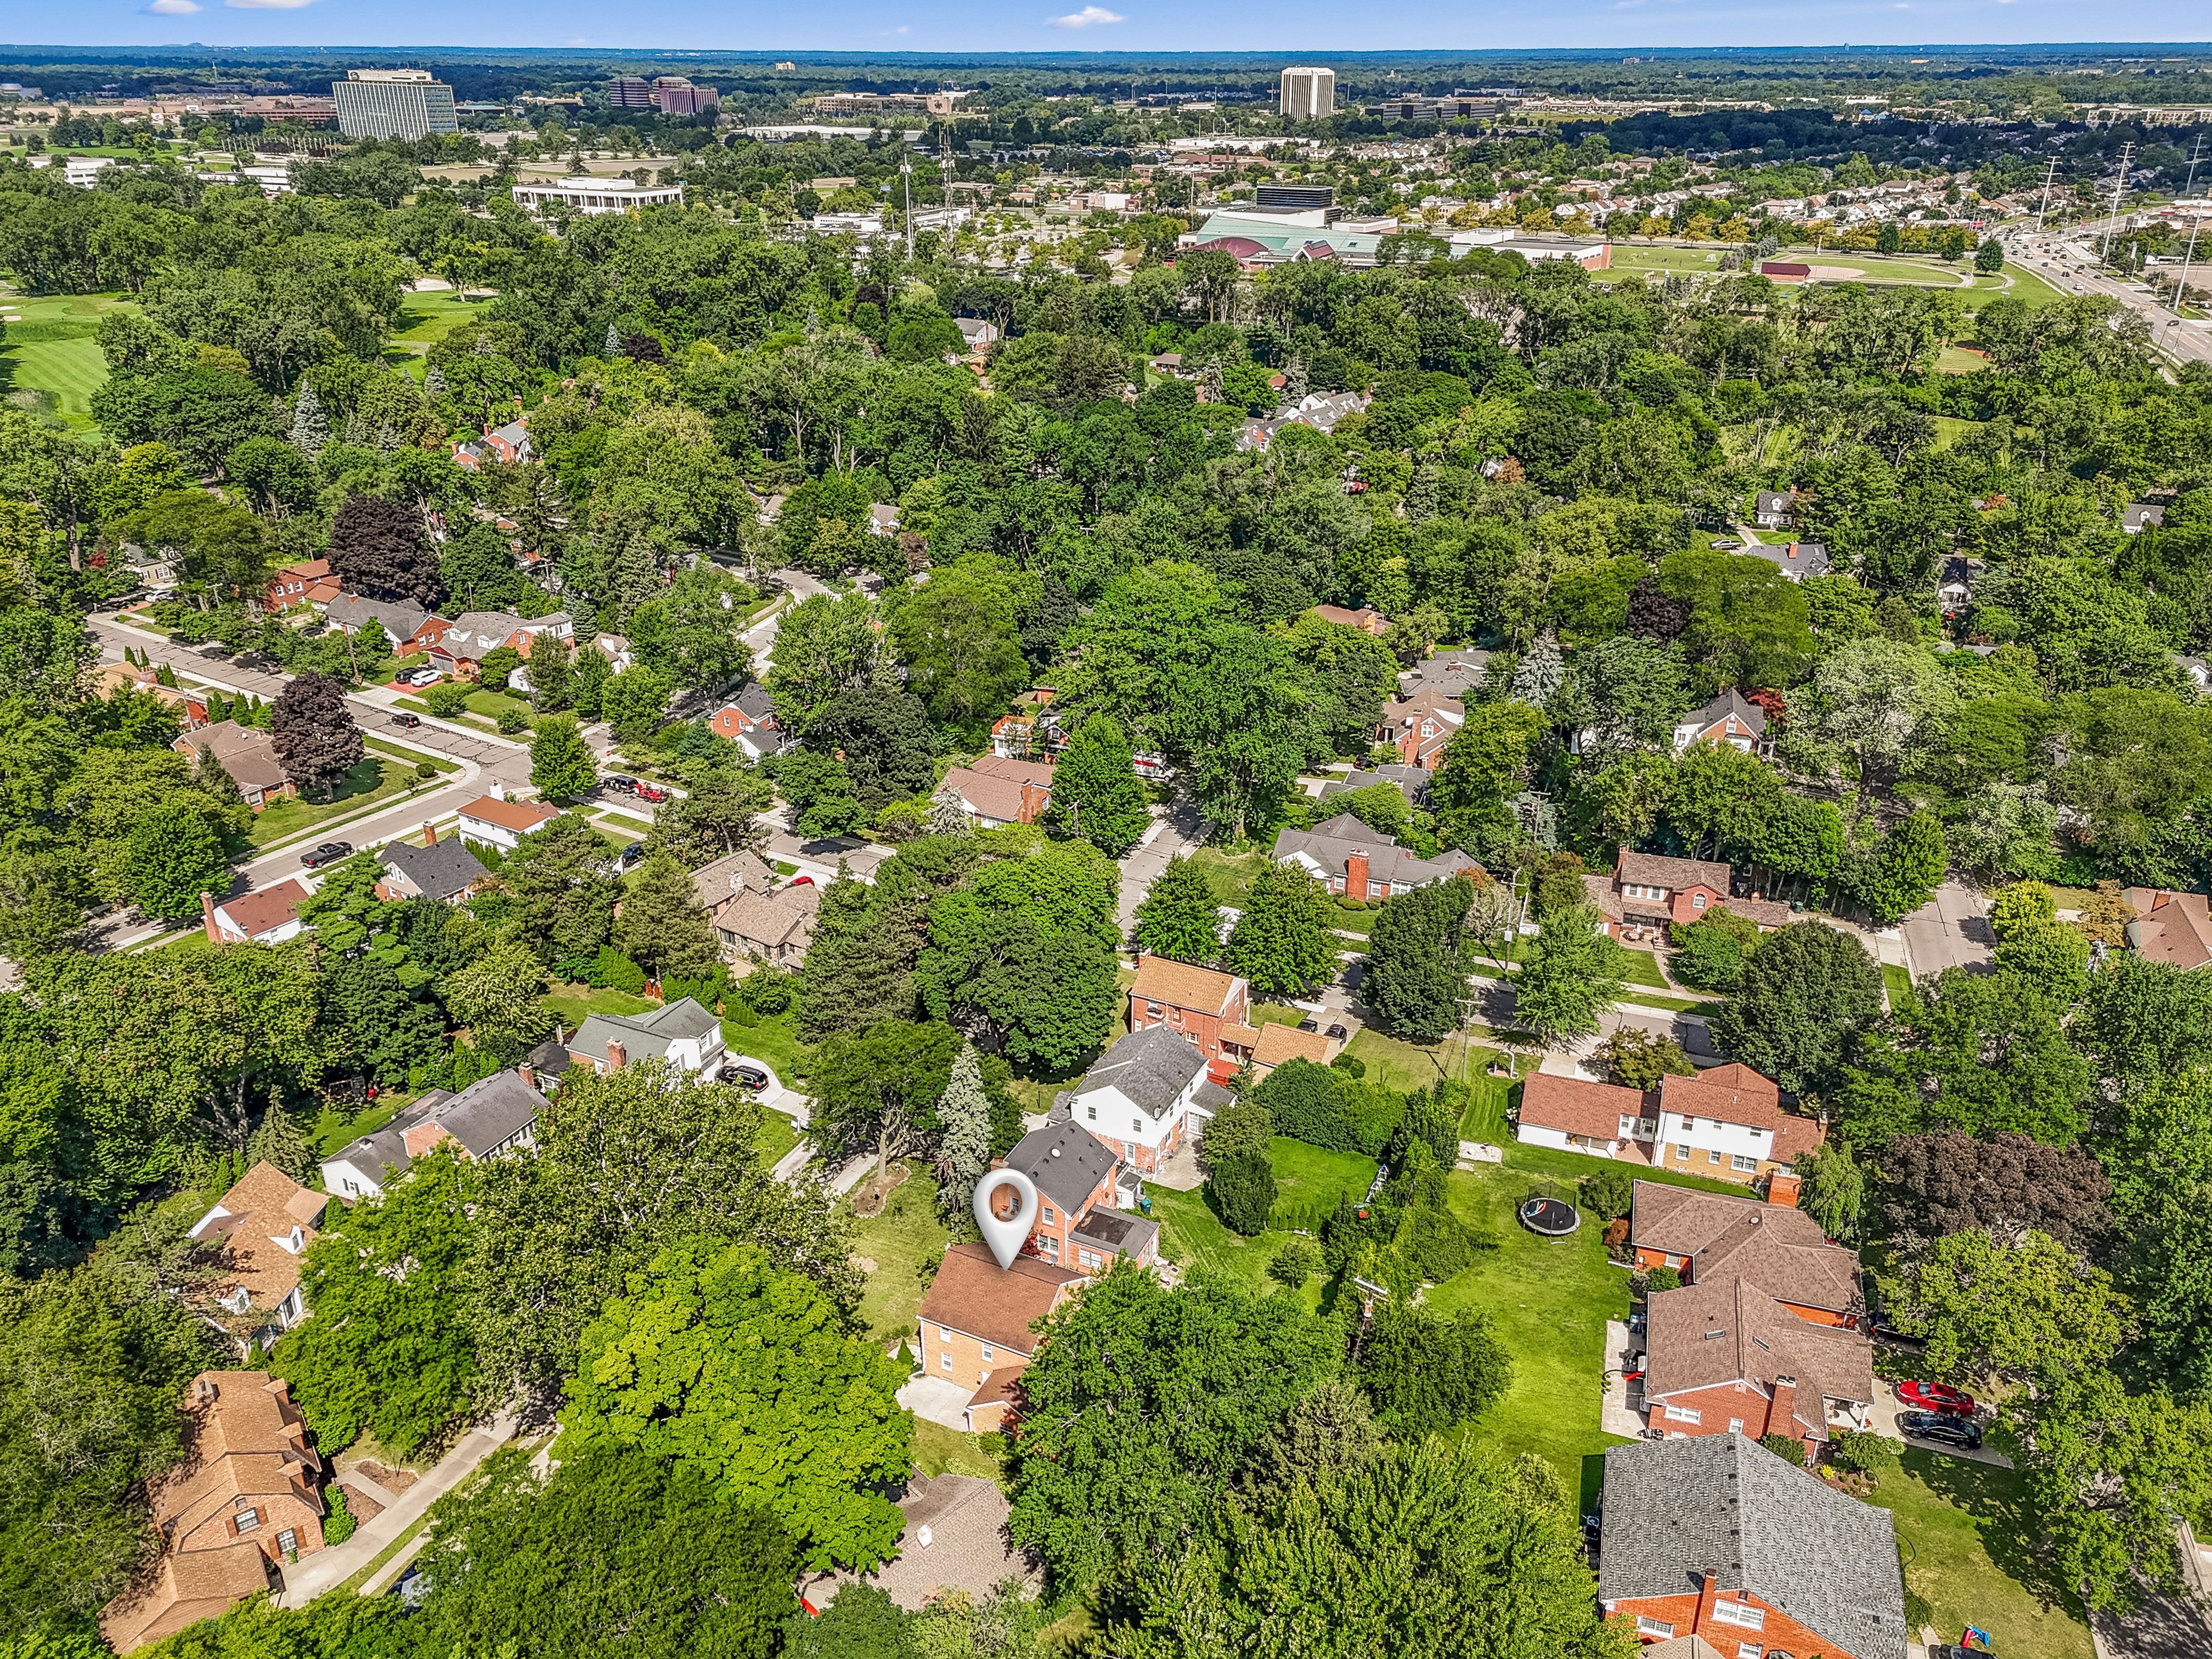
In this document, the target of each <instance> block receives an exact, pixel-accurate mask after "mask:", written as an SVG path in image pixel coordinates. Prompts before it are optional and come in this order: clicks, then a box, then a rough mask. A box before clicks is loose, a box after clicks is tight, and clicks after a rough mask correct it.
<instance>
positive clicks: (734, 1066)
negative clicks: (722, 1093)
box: [721, 1060, 768, 1089]
mask: <svg viewBox="0 0 2212 1659" xmlns="http://www.w3.org/2000/svg"><path fill="white" fill-rule="evenodd" d="M721 1078H722V1081H723V1082H725V1083H741V1084H743V1085H744V1086H745V1087H746V1088H748V1089H765V1088H767V1087H768V1073H766V1072H763V1070H761V1068H760V1067H759V1066H755V1065H753V1064H752V1063H751V1062H750V1061H748V1060H730V1061H729V1062H727V1063H726V1065H724V1066H723V1067H722V1073H721Z"/></svg>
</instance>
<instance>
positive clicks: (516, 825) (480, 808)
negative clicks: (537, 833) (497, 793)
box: [460, 795, 561, 836]
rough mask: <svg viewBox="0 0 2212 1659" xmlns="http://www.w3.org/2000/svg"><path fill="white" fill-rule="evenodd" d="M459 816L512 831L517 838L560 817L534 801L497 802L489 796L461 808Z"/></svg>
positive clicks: (482, 796)
mask: <svg viewBox="0 0 2212 1659" xmlns="http://www.w3.org/2000/svg"><path fill="white" fill-rule="evenodd" d="M460 816H461V817H465V818H477V819H480V820H482V821H483V823H495V824H497V825H498V826H499V827H500V828H501V829H512V830H513V831H514V833H515V834H516V835H518V836H526V835H528V834H529V833H530V832H531V831H532V830H533V829H544V827H545V826H546V825H547V824H549V823H552V822H553V820H554V819H556V818H557V817H560V816H561V815H560V814H559V813H558V812H556V811H554V810H553V809H552V808H551V807H550V806H541V805H538V803H537V802H536V801H527V800H499V799H495V798H494V797H492V796H490V795H478V796H477V798H476V799H474V800H472V801H471V802H469V803H468V805H465V806H464V807H462V808H461V811H460Z"/></svg>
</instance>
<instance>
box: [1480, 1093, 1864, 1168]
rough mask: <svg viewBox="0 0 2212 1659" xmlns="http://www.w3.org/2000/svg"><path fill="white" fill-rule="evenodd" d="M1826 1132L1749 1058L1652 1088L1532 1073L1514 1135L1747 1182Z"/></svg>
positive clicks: (1535, 1142) (1600, 1155) (1564, 1148)
mask: <svg viewBox="0 0 2212 1659" xmlns="http://www.w3.org/2000/svg"><path fill="white" fill-rule="evenodd" d="M1824 1138H1825V1134H1824V1132H1823V1131H1822V1129H1821V1127H1820V1124H1819V1123H1818V1122H1817V1121H1814V1119H1812V1118H1808V1117H1800V1116H1798V1115H1796V1113H1794V1112H1786V1111H1784V1110H1783V1109H1782V1091H1780V1090H1779V1089H1778V1088H1777V1087H1776V1086H1775V1085H1774V1084H1773V1083H1772V1082H1771V1081H1770V1080H1769V1079H1765V1078H1763V1077H1761V1076H1759V1073H1756V1072H1754V1071H1753V1070H1752V1069H1751V1068H1750V1067H1749V1066H1715V1067H1713V1068H1712V1069H1711V1070H1710V1071H1706V1072H1701V1073H1699V1074H1698V1075H1697V1076H1695V1077H1669V1078H1667V1079H1663V1080H1662V1082H1661V1084H1660V1086H1659V1087H1658V1088H1656V1089H1654V1090H1651V1091H1648V1092H1646V1091H1640V1090H1636V1089H1623V1088H1620V1087H1618V1086H1616V1085H1613V1084H1610V1083H1593V1082H1590V1081H1589V1080H1587V1079H1583V1078H1576V1077H1560V1076H1555V1075H1553V1074H1552V1073H1547V1072H1536V1073H1531V1074H1530V1075H1529V1076H1528V1077H1527V1078H1525V1079H1522V1085H1521V1104H1520V1109H1519V1112H1518V1115H1517V1116H1516V1121H1515V1124H1514V1139H1516V1140H1519V1141H1522V1142H1523V1143H1525V1144H1527V1145H1528V1146H1550V1147H1554V1148H1556V1149H1558V1150H1559V1151H1561V1152H1586V1153H1589V1154H1590V1155H1592V1156H1594V1157H1597V1158H1618V1159H1620V1160H1621V1161H1623V1162H1625V1163H1631V1164H1643V1165H1644V1166H1645V1167H1646V1168H1647V1169H1650V1168H1660V1169H1674V1170H1682V1171H1684V1172H1686V1173H1687V1174H1691V1175H1701V1176H1712V1177H1714V1178H1716V1179H1718V1180H1722V1181H1735V1182H1742V1183H1743V1184H1744V1185H1745V1186H1747V1187H1748V1186H1750V1185H1751V1184H1753V1182H1758V1181H1761V1180H1765V1179H1770V1178H1771V1176H1773V1175H1774V1173H1775V1172H1776V1171H1777V1170H1784V1169H1786V1168H1787V1166H1788V1165H1789V1164H1791V1163H1792V1162H1794V1161H1795V1160H1796V1158H1797V1155H1798V1154H1799V1153H1801V1152H1810V1151H1811V1150H1812V1149H1813V1148H1814V1147H1815V1146H1819V1145H1820V1143H1821V1141H1822V1139H1824Z"/></svg>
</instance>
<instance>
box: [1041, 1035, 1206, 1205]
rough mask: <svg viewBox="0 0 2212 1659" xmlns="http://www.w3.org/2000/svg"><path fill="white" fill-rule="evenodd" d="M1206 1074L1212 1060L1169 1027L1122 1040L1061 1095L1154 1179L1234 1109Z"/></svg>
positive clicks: (1076, 1115)
mask: <svg viewBox="0 0 2212 1659" xmlns="http://www.w3.org/2000/svg"><path fill="white" fill-rule="evenodd" d="M1230 1099H1231V1096H1230V1093H1229V1091H1227V1090H1226V1089H1225V1088H1223V1087H1222V1086H1221V1085H1219V1084H1218V1083H1216V1082H1214V1081H1213V1080H1212V1079H1211V1078H1210V1077H1208V1076H1207V1074H1206V1056H1205V1055H1204V1054H1201V1053H1200V1051H1199V1049H1198V1048H1197V1046H1196V1044H1195V1043H1194V1042H1192V1041H1191V1040H1190V1039H1188V1038H1187V1037H1184V1036H1181V1035H1179V1034H1178V1033H1177V1032H1176V1030H1174V1028H1172V1027H1171V1026H1167V1025H1148V1026H1146V1027H1144V1028H1142V1029H1141V1030H1134V1031H1132V1032H1130V1033H1129V1035H1128V1036H1125V1037H1123V1038H1122V1039H1121V1041H1120V1042H1116V1043H1115V1045H1114V1046H1113V1047H1112V1048H1109V1049H1108V1050H1107V1051H1106V1052H1105V1053H1104V1054H1101V1055H1100V1056H1099V1057H1098V1061H1097V1064H1096V1065H1094V1066H1091V1069H1090V1071H1088V1072H1086V1073H1085V1074H1084V1078H1083V1081H1082V1082H1080V1083H1079V1084H1077V1085H1075V1087H1074V1088H1073V1089H1071V1090H1069V1091H1066V1093H1065V1094H1063V1095H1061V1096H1060V1097H1059V1099H1058V1100H1057V1101H1056V1102H1055V1103H1054V1108H1053V1110H1054V1115H1059V1113H1060V1110H1061V1109H1063V1108H1064V1109H1066V1113H1067V1115H1068V1118H1069V1120H1070V1121H1073V1122H1074V1123H1077V1124H1079V1125H1080V1126H1082V1127H1083V1128H1085V1129H1086V1130H1088V1131H1089V1132H1090V1133H1091V1134H1093V1135H1096V1136H1097V1138H1098V1139H1100V1140H1102V1141H1103V1142H1104V1143H1105V1144H1106V1145H1107V1146H1109V1147H1110V1148H1111V1149H1112V1150H1113V1152H1114V1156H1115V1157H1116V1158H1119V1159H1121V1161H1122V1162H1123V1163H1124V1164H1127V1165H1128V1166H1129V1168H1130V1169H1131V1170H1133V1171H1135V1172H1136V1173H1137V1174H1139V1175H1140V1176H1144V1175H1152V1174H1156V1173H1157V1172H1158V1170H1159V1168H1160V1166H1161V1165H1162V1164H1164V1163H1166V1162H1167V1160H1168V1159H1169V1158H1171V1157H1172V1156H1174V1154H1175V1152H1176V1151H1177V1149H1179V1148H1180V1147H1181V1146H1182V1145H1183V1143H1184V1142H1185V1141H1186V1140H1188V1139H1190V1138H1191V1137H1192V1136H1193V1135H1194V1134H1195V1133H1199V1131H1200V1128H1201V1127H1202V1126H1203V1125H1204V1124H1206V1123H1207V1122H1210V1121H1212V1117H1213V1114H1214V1113H1215V1112H1217V1111H1218V1110H1220V1109H1221V1108H1222V1107H1224V1106H1225V1105H1227V1104H1228V1103H1229V1101H1230Z"/></svg>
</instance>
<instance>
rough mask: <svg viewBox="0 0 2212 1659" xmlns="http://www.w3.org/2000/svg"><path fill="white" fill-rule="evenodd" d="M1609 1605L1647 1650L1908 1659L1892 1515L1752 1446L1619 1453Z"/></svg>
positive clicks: (1638, 1448) (1729, 1657)
mask: <svg viewBox="0 0 2212 1659" xmlns="http://www.w3.org/2000/svg"><path fill="white" fill-rule="evenodd" d="M1602 1535H1603V1538H1604V1547H1603V1549H1602V1551H1601V1553H1600V1555H1599V1559H1598V1590H1597V1593H1598V1602H1599V1605H1600V1606H1601V1607H1602V1608H1603V1609H1604V1611H1605V1613H1606V1614H1607V1616H1608V1617H1610V1618H1617V1619H1621V1620H1630V1621H1632V1622H1633V1624H1634V1626H1635V1629H1636V1633H1637V1635H1638V1637H1639V1638H1642V1639H1644V1641H1646V1642H1663V1641H1669V1640H1673V1641H1680V1639H1682V1638H1685V1637H1698V1638H1703V1639H1704V1640H1705V1641H1706V1642H1708V1643H1711V1644H1712V1646H1713V1647H1714V1648H1715V1649H1716V1650H1717V1651H1718V1652H1719V1653H1720V1655H1721V1656H1722V1659H1768V1656H1772V1659H1782V1656H1783V1655H1784V1654H1789V1655H1792V1656H1796V1659H1811V1656H1813V1655H1815V1654H1818V1655H1820V1656H1822V1659H1905V1652H1906V1646H1905V1644H1906V1640H1907V1635H1906V1626H1905V1577H1904V1573H1903V1571H1902V1570H1901V1568H1900V1567H1899V1564H1898V1554H1897V1533H1896V1528H1895V1525H1894V1523H1893V1521H1892V1519H1891V1516H1890V1512H1889V1511H1888V1510H1885V1509H1881V1508H1879V1507H1877V1506H1876V1505H1875V1504H1868V1503H1863V1502H1861V1501H1860V1500H1859V1499H1858V1498H1854V1497H1852V1496H1851V1495H1850V1493H1848V1492H1838V1491H1837V1490H1836V1489H1835V1488H1833V1487H1832V1486H1828V1485H1827V1484H1826V1482H1825V1481H1823V1480H1820V1478H1819V1477H1818V1476H1817V1475H1814V1474H1811V1473H1809V1472H1808V1471H1807V1470H1804V1469H1801V1468H1792V1467H1791V1466H1790V1464H1789V1463H1788V1462H1784V1460H1783V1459H1781V1458H1779V1457H1777V1456H1776V1455H1774V1454H1773V1453H1772V1452H1771V1451H1768V1450H1767V1449H1765V1447H1763V1446H1760V1445H1758V1444H1756V1443H1753V1442H1752V1441H1751V1440H1748V1439H1747V1438H1746V1437H1744V1436H1742V1435H1735V1434H1731V1435H1716V1436H1711V1437H1707V1438H1705V1439H1698V1440H1666V1441H1656V1442H1654V1441H1642V1442H1638V1443H1635V1444H1632V1445H1626V1446H1615V1447H1614V1448H1613V1449H1612V1450H1610V1451H1608V1452H1607V1453H1606V1455H1605V1497H1604V1500H1603V1534H1602Z"/></svg>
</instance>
